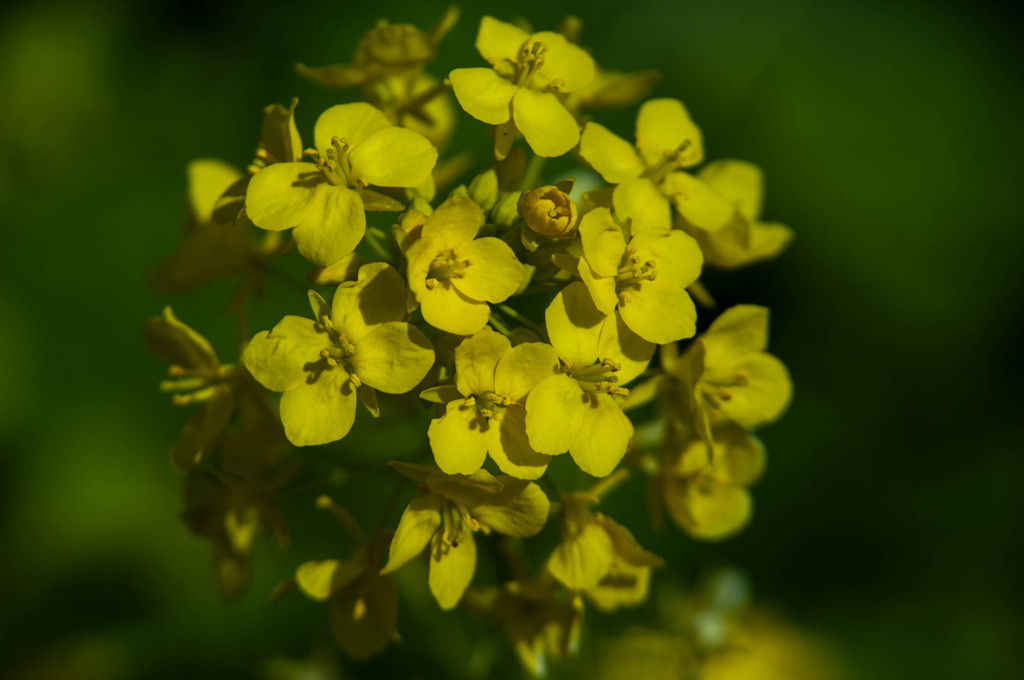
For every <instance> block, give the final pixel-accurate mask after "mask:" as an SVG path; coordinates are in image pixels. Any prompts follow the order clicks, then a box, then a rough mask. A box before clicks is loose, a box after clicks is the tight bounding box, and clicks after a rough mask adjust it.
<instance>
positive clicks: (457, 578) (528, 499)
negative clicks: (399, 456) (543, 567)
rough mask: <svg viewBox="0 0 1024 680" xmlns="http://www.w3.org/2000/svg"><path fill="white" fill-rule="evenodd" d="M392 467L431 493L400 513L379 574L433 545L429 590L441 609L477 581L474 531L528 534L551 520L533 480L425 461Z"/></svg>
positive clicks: (542, 493)
mask: <svg viewBox="0 0 1024 680" xmlns="http://www.w3.org/2000/svg"><path fill="white" fill-rule="evenodd" d="M391 465H392V466H393V467H394V468H395V469H396V470H398V471H399V472H401V473H402V474H404V475H405V476H407V477H409V478H410V479H413V480H414V481H417V482H420V483H421V484H422V485H423V487H424V488H425V489H426V490H427V491H428V495H426V496H420V497H419V498H415V499H413V501H412V502H411V503H409V506H408V507H407V508H406V509H405V512H404V513H402V519H401V520H400V521H399V523H398V529H397V530H396V531H395V537H394V539H392V541H391V552H390V555H389V557H388V563H387V564H386V565H384V568H383V569H382V570H381V573H382V574H389V573H391V572H393V571H395V570H396V569H398V568H399V567H401V566H402V565H403V564H405V563H406V562H408V561H409V560H411V559H413V558H414V557H416V556H417V555H419V554H420V553H421V552H423V549H424V548H426V547H427V546H428V545H429V546H430V578H429V582H430V591H431V592H432V593H433V594H434V597H435V598H436V599H437V603H438V604H439V605H441V608H442V609H452V608H453V607H455V605H457V604H458V603H459V600H460V599H462V594H463V593H464V592H465V591H466V588H467V587H468V586H469V582H470V581H471V580H472V579H473V572H474V571H475V570H476V542H475V540H474V539H473V534H474V533H475V532H477V531H482V532H483V533H485V534H489V533H490V532H491V531H497V532H498V533H499V534H505V535H506V536H519V537H527V536H533V535H534V534H536V533H537V532H539V531H540V530H541V529H543V528H544V523H545V522H546V521H547V517H548V510H549V506H550V504H549V502H548V498H547V496H545V495H544V492H543V491H541V490H540V487H538V486H537V485H536V484H534V483H533V482H527V481H526V480H522V479H516V478H515V477H505V476H500V477H495V476H493V475H492V474H491V473H489V472H487V470H477V471H476V472H474V473H473V474H472V475H469V476H463V475H446V474H445V473H443V472H441V471H440V470H434V469H432V468H429V467H426V466H423V465H410V464H408V463H396V462H392V463H391Z"/></svg>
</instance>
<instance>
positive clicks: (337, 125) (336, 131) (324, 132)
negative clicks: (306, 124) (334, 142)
mask: <svg viewBox="0 0 1024 680" xmlns="http://www.w3.org/2000/svg"><path fill="white" fill-rule="evenodd" d="M389 127H392V123H391V121H390V120H388V117H387V116H385V115H384V114H383V113H381V112H380V111H379V110H378V109H377V108H376V107H373V106H371V105H369V104H364V103H362V102H357V103H355V104H338V105H337V106H332V107H331V108H329V109H327V110H326V111H324V112H323V113H321V114H320V117H319V118H317V119H316V126H315V127H314V128H313V139H314V143H315V144H316V148H317V150H318V151H319V152H320V155H321V156H322V157H324V158H326V153H325V152H326V150H327V149H329V148H330V147H331V138H333V137H338V138H340V139H344V140H345V141H346V142H348V146H349V148H350V149H352V148H355V147H357V146H359V145H360V144H362V143H363V141H364V140H365V139H366V138H367V137H369V136H370V135H372V134H373V133H374V132H377V131H378V130H385V129H387V128H389Z"/></svg>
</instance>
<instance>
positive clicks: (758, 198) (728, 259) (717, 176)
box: [680, 160, 793, 269]
mask: <svg viewBox="0 0 1024 680" xmlns="http://www.w3.org/2000/svg"><path fill="white" fill-rule="evenodd" d="M698 177H700V179H701V180H703V181H704V182H705V183H706V184H707V185H708V186H710V187H711V188H712V189H713V190H715V191H716V192H718V193H719V194H721V195H722V196H724V197H725V198H726V199H727V200H729V201H731V202H732V203H733V204H735V206H736V211H735V212H734V213H733V217H732V219H731V220H730V221H729V222H728V223H727V224H726V225H725V226H724V227H722V228H721V229H718V230H716V231H706V230H704V229H695V228H693V226H692V225H690V224H689V223H688V222H687V221H686V220H680V224H681V226H682V228H683V229H685V230H686V231H687V232H688V233H689V234H691V235H692V236H693V237H694V238H695V239H697V243H699V244H700V247H701V250H703V251H704V260H705V261H706V262H707V263H708V264H710V265H712V266H714V267H720V268H722V269H738V268H739V267H744V266H746V265H748V264H752V263H754V262H759V261H761V260H767V259H770V258H773V257H775V256H776V255H778V254H779V253H780V252H782V250H783V249H784V248H785V247H786V246H787V245H789V242H790V241H792V240H793V230H792V229H790V228H789V227H787V226H785V225H782V224H779V223H777V222H761V221H760V217H761V206H762V202H763V191H764V175H763V174H762V172H761V169H760V168H759V167H757V166H756V165H754V164H753V163H747V162H745V161H728V160H726V161H716V162H714V163H709V164H708V165H706V166H705V167H704V168H703V169H701V171H700V173H699V174H698Z"/></svg>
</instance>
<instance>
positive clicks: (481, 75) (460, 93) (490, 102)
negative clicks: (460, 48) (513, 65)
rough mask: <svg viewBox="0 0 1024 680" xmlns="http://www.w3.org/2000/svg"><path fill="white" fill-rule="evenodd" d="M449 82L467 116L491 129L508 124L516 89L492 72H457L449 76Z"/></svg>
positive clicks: (484, 70)
mask: <svg viewBox="0 0 1024 680" xmlns="http://www.w3.org/2000/svg"><path fill="white" fill-rule="evenodd" d="M448 79H449V80H450V81H451V83H452V91H453V92H454V93H455V98H456V99H458V100H459V105H460V106H461V107H462V109H463V110H464V111H465V112H466V113H468V114H469V115H471V116H473V117H474V118H476V119H477V120H479V121H482V122H484V123H487V124H488V125H501V124H502V123H505V122H508V119H509V117H511V115H512V109H511V107H510V104H511V103H512V97H514V96H515V94H516V91H517V90H518V89H519V88H518V87H517V86H515V85H513V84H512V83H510V82H508V81H507V80H505V79H504V78H502V77H501V76H499V75H498V74H497V73H495V72H494V71H493V70H491V69H489V68H457V69H455V70H454V71H452V72H451V73H449V74H448Z"/></svg>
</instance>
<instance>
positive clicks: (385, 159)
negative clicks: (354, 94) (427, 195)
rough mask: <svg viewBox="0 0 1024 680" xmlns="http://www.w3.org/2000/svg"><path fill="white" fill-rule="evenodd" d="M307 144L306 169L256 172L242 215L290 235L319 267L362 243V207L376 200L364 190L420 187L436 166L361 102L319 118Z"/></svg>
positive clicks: (414, 140)
mask: <svg viewBox="0 0 1024 680" xmlns="http://www.w3.org/2000/svg"><path fill="white" fill-rule="evenodd" d="M314 138H315V142H316V150H315V151H314V152H313V153H311V155H312V157H313V160H314V162H313V163H304V162H298V163H275V164H274V165H271V166H268V167H266V168H264V169H262V170H260V171H259V172H258V173H256V175H255V176H254V177H253V178H252V180H251V181H250V182H249V189H248V191H247V192H246V197H245V209H246V212H247V214H248V215H249V218H250V219H251V220H252V221H253V224H255V225H256V226H258V227H260V228H262V229H269V230H272V231H281V230H282V229H292V235H293V237H294V238H295V244H296V246H297V247H298V249H299V252H300V253H302V254H303V255H304V256H305V257H306V258H308V259H309V260H310V261H312V262H313V263H315V264H318V265H320V266H322V267H326V266H329V265H331V264H334V263H335V262H337V261H338V260H340V259H341V258H342V257H344V256H345V255H348V254H349V253H351V252H352V251H353V250H355V247H356V246H357V245H359V242H360V241H361V240H362V239H363V235H364V234H365V233H366V212H365V211H366V203H367V202H368V201H377V200H378V199H377V194H375V193H373V192H372V190H369V189H367V187H369V186H370V185H374V186H382V187H414V186H417V185H419V184H422V183H423V182H424V181H425V180H426V179H427V177H429V176H430V171H431V170H433V168H434V164H435V163H436V162H437V149H436V148H434V145H432V144H431V143H430V142H429V141H427V139H426V138H425V137H424V136H423V135H421V134H419V133H417V132H413V131H412V130H407V129H405V128H400V127H395V126H394V125H393V124H392V123H391V122H390V121H389V120H388V119H387V116H385V115H384V114H383V113H381V112H380V110H378V109H376V108H374V107H373V106H370V105H369V104H362V103H356V104H339V105H337V106H332V107H331V108H329V109H327V110H326V111H324V112H323V113H322V114H321V115H320V117H319V118H318V119H317V121H316V128H315V129H314ZM381 204H382V205H384V206H385V207H386V209H393V208H392V207H391V205H390V204H388V203H386V202H383V201H382V202H381ZM399 206H400V204H399Z"/></svg>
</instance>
